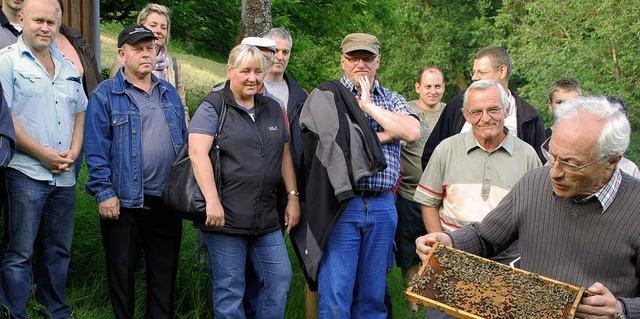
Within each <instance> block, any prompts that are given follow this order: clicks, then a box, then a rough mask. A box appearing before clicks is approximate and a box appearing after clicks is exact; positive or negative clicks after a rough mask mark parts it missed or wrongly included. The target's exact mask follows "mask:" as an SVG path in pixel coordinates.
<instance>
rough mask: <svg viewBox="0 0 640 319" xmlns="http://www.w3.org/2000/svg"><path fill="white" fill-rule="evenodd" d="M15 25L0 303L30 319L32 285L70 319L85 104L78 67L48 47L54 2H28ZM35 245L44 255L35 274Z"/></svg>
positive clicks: (7, 86)
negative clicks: (12, 141) (12, 147)
mask: <svg viewBox="0 0 640 319" xmlns="http://www.w3.org/2000/svg"><path fill="white" fill-rule="evenodd" d="M18 21H19V22H20V25H21V26H22V28H23V33H22V35H21V36H20V37H19V38H18V41H17V43H15V44H12V45H10V46H8V47H7V48H5V49H4V50H3V51H1V52H0V61H1V62H0V65H2V68H0V81H1V82H2V87H3V89H4V92H3V93H4V98H5V100H6V102H7V106H8V107H9V109H10V112H11V117H12V119H13V126H14V129H15V136H16V145H17V147H18V149H17V150H16V152H15V155H14V157H13V159H12V160H11V162H9V166H8V168H7V170H6V171H5V173H6V174H5V178H4V179H3V180H2V181H1V182H2V183H3V184H4V183H6V184H5V185H6V187H7V192H8V195H9V196H8V197H9V205H8V206H9V212H8V214H7V215H6V216H5V218H6V221H7V223H6V224H5V226H6V227H7V230H8V231H7V233H6V234H5V235H6V236H7V237H6V241H5V242H4V247H3V252H2V255H3V257H4V258H3V259H2V261H1V262H0V282H1V283H2V285H0V303H3V304H5V305H7V306H8V308H9V310H10V311H11V315H12V318H27V314H26V311H25V308H26V306H27V302H28V300H29V297H30V296H31V286H32V285H31V284H32V278H36V289H37V290H36V293H35V296H36V299H37V301H38V302H39V303H40V304H41V305H42V306H43V307H44V309H45V310H46V311H47V312H48V313H49V314H50V315H51V318H69V317H70V315H71V307H70V306H69V305H68V304H67V302H66V301H65V298H64V290H65V285H66V280H67V272H68V268H69V262H70V254H69V251H70V249H71V242H72V239H73V222H74V212H75V207H76V186H75V185H76V177H75V174H74V171H73V170H74V165H73V163H74V161H75V160H76V158H77V157H78V155H79V154H80V150H81V149H82V126H83V121H84V115H85V109H86V106H87V97H86V96H85V95H84V92H83V90H82V81H81V77H80V75H79V74H78V70H77V69H76V67H75V66H73V63H72V62H71V61H70V60H69V59H67V58H66V57H64V55H63V54H62V53H61V52H60V51H59V50H58V49H57V48H56V46H55V45H51V43H52V41H53V39H55V36H56V33H57V30H56V25H57V24H58V23H60V21H58V18H57V14H56V9H55V6H54V4H53V2H51V1H50V0H26V1H25V2H24V4H23V6H22V11H21V12H20V13H18ZM36 234H39V236H38V239H37V240H38V242H36ZM35 245H38V246H39V247H42V249H41V251H40V252H39V254H38V255H39V256H38V258H36V261H35V262H36V263H37V265H36V267H35V269H36V271H37V273H36V274H33V273H32V269H33V267H32V260H34V259H33V255H34V246H35Z"/></svg>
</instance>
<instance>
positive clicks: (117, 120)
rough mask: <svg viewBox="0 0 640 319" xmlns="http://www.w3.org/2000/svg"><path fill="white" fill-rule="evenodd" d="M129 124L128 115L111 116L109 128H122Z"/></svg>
mask: <svg viewBox="0 0 640 319" xmlns="http://www.w3.org/2000/svg"><path fill="white" fill-rule="evenodd" d="M127 123H129V115H127V114H113V115H112V116H111V126H114V127H115V126H122V125H125V124H127Z"/></svg>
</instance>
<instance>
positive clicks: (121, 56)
mask: <svg viewBox="0 0 640 319" xmlns="http://www.w3.org/2000/svg"><path fill="white" fill-rule="evenodd" d="M118 57H120V60H122V62H125V58H124V49H123V48H118Z"/></svg>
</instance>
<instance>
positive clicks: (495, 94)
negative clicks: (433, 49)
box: [414, 80, 542, 318]
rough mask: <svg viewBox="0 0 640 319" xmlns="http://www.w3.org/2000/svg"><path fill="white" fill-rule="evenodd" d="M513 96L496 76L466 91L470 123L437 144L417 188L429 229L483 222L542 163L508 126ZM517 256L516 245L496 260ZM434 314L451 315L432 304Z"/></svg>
mask: <svg viewBox="0 0 640 319" xmlns="http://www.w3.org/2000/svg"><path fill="white" fill-rule="evenodd" d="M508 107H509V97H508V96H507V93H506V92H505V90H504V89H503V88H502V86H501V85H500V83H498V82H496V81H493V80H479V81H476V82H473V84H471V86H470V87H469V88H468V89H467V91H466V92H465V93H464V96H463V111H462V112H463V115H464V117H465V119H466V121H467V123H469V124H470V125H471V130H470V131H468V132H464V133H460V134H456V135H454V136H452V137H449V138H447V139H445V140H444V141H442V143H440V144H439V145H438V147H436V149H435V151H434V152H433V155H432V156H431V160H430V161H429V163H428V164H427V168H426V170H424V172H423V174H422V178H421V179H420V183H419V184H418V187H417V188H416V191H415V195H414V200H415V201H416V202H418V203H420V204H421V206H422V219H423V222H424V225H425V228H426V229H427V233H435V232H442V231H445V230H446V231H453V230H456V229H459V228H462V227H464V226H465V225H468V224H470V223H472V222H478V221H481V220H482V219H483V218H484V217H485V216H486V215H487V213H489V211H491V210H492V209H493V208H495V207H496V206H497V205H498V203H499V202H500V200H502V198H503V197H504V196H506V195H507V193H508V192H509V190H510V189H511V188H512V187H513V185H515V184H516V182H517V181H518V180H519V179H520V177H522V175H524V173H526V172H527V171H528V170H530V169H533V168H537V167H540V166H541V165H542V164H541V162H540V159H538V156H537V155H536V152H535V151H534V150H533V148H532V147H531V146H530V145H528V144H527V143H525V142H523V141H522V140H520V139H519V138H517V137H515V136H513V135H512V134H509V132H508V131H507V128H506V127H505V126H504V122H505V118H506V117H507V110H508ZM516 258H518V246H517V244H514V245H513V246H512V247H510V248H509V249H507V250H506V252H505V253H503V254H501V255H498V256H496V257H495V260H496V261H499V262H502V263H505V264H509V263H510V262H512V261H513V260H515V259H516ZM427 312H428V314H429V318H451V317H450V316H448V315H445V314H444V313H441V312H439V311H436V310H433V309H427Z"/></svg>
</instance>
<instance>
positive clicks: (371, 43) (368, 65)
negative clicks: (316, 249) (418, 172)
mask: <svg viewBox="0 0 640 319" xmlns="http://www.w3.org/2000/svg"><path fill="white" fill-rule="evenodd" d="M341 49H342V56H341V57H340V63H341V65H342V70H343V71H344V75H343V76H342V78H341V79H340V82H341V83H342V84H343V85H344V86H345V87H346V88H347V89H348V90H349V91H351V92H352V93H353V94H354V95H355V96H356V99H357V100H358V102H359V106H360V108H361V109H362V111H364V113H365V115H366V118H367V120H368V122H369V124H370V125H371V127H372V128H373V130H374V131H375V132H376V134H377V135H378V138H379V140H380V142H381V143H382V152H383V154H384V158H385V160H386V162H387V167H386V168H385V169H384V170H382V171H380V172H377V173H375V174H374V175H372V176H370V177H363V178H361V179H360V180H358V181H357V182H356V184H355V189H354V193H355V195H356V196H355V197H354V198H353V199H351V200H350V201H349V202H348V204H347V207H346V209H345V210H344V212H343V213H342V215H340V217H339V218H338V220H337V222H336V223H335V226H334V227H333V228H332V229H331V231H330V233H329V235H328V237H327V239H326V247H325V250H324V255H323V256H322V259H321V261H320V269H319V273H318V299H319V307H320V318H386V317H387V309H386V306H385V303H384V295H385V287H386V278H387V276H386V274H387V267H388V266H389V265H390V262H389V257H390V255H391V254H392V250H391V249H392V246H393V238H394V235H395V230H396V224H397V222H398V217H397V213H396V208H395V204H394V197H393V194H392V193H391V188H392V187H393V186H394V185H395V184H396V181H397V180H398V175H399V171H400V140H404V141H407V142H413V141H415V140H416V139H418V137H419V136H420V122H419V120H418V117H417V115H416V114H415V113H414V112H413V111H412V109H411V107H409V105H408V103H407V101H406V100H405V99H404V98H403V97H402V96H401V95H399V94H398V93H396V92H391V91H389V90H388V89H386V88H384V87H382V86H380V85H379V83H378V81H377V78H376V71H377V70H378V67H379V66H380V42H379V41H378V39H377V38H376V37H375V36H374V35H371V34H366V33H353V34H349V35H347V36H346V37H345V38H344V40H343V41H342V45H341Z"/></svg>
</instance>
